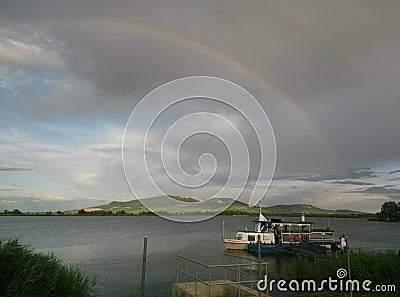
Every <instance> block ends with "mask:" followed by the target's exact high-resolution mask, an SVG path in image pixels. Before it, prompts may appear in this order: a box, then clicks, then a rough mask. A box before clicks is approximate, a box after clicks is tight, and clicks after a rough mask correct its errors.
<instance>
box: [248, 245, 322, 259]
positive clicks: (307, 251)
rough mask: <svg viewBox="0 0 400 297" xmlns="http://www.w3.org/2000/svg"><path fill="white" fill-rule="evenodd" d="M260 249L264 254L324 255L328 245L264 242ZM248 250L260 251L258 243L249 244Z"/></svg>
mask: <svg viewBox="0 0 400 297" xmlns="http://www.w3.org/2000/svg"><path fill="white" fill-rule="evenodd" d="M260 249H261V254H262V255H278V254H292V255H293V254H297V255H304V256H314V257H321V256H322V257H323V256H326V254H327V249H326V247H324V246H320V245H316V244H302V243H300V244H265V245H263V244H262V245H261V246H260ZM247 251H248V252H249V253H258V245H257V244H249V245H247Z"/></svg>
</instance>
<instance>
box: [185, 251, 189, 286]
mask: <svg viewBox="0 0 400 297" xmlns="http://www.w3.org/2000/svg"><path fill="white" fill-rule="evenodd" d="M187 275H188V272H187V259H186V258H185V289H186V284H187Z"/></svg>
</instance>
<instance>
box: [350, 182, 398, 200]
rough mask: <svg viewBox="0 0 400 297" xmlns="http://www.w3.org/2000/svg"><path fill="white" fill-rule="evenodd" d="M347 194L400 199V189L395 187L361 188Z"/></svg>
mask: <svg viewBox="0 0 400 297" xmlns="http://www.w3.org/2000/svg"><path fill="white" fill-rule="evenodd" d="M345 193H363V194H376V195H385V196H387V197H390V198H392V199H400V189H398V188H396V187H394V186H393V185H385V186H373V187H368V188H359V189H356V190H354V191H348V192H345Z"/></svg>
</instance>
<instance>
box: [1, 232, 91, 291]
mask: <svg viewBox="0 0 400 297" xmlns="http://www.w3.org/2000/svg"><path fill="white" fill-rule="evenodd" d="M93 287H94V280H91V279H89V278H87V277H84V276H83V275H82V274H81V273H80V272H79V271H78V270H76V269H74V268H73V267H68V266H64V265H63V264H62V263H61V261H60V260H59V259H57V258H56V257H55V256H54V255H53V254H48V255H43V254H40V253H36V252H34V251H33V250H32V249H30V248H28V247H26V246H23V245H21V244H19V243H18V240H17V239H12V240H8V241H5V240H0V296H4V297H8V296H10V297H16V296H18V297H28V296H29V297H35V296H49V297H52V296H63V297H64V296H71V297H72V296H74V297H75V296H76V297H86V296H94V292H93Z"/></svg>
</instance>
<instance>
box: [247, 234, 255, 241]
mask: <svg viewBox="0 0 400 297" xmlns="http://www.w3.org/2000/svg"><path fill="white" fill-rule="evenodd" d="M248 241H256V237H255V236H254V235H249V238H248Z"/></svg>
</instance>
